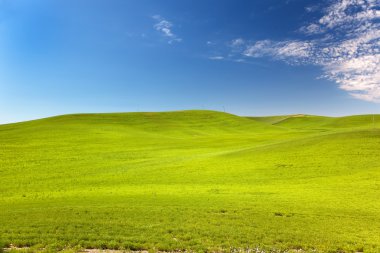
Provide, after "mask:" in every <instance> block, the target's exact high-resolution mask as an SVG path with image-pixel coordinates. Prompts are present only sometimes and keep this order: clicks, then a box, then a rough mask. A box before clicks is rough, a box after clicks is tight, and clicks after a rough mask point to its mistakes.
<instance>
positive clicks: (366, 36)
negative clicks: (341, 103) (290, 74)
mask: <svg viewBox="0 0 380 253" xmlns="http://www.w3.org/2000/svg"><path fill="white" fill-rule="evenodd" d="M379 6H380V0H339V1H335V2H333V3H331V4H330V5H329V6H327V7H326V8H324V9H323V10H322V15H321V17H320V18H319V19H318V20H316V21H315V22H312V23H309V24H307V25H305V26H303V27H300V29H299V30H300V31H301V32H302V33H304V35H305V38H304V39H296V40H285V41H272V40H261V41H253V42H252V41H251V42H249V43H245V46H244V49H243V50H241V52H240V53H241V54H242V55H244V56H245V57H256V58H257V57H271V58H273V59H275V60H282V61H285V62H287V63H289V64H313V65H317V66H321V67H322V69H323V71H324V75H323V77H324V78H327V79H329V80H332V81H334V82H335V83H337V84H338V86H339V88H340V89H343V90H345V91H347V92H348V93H349V94H350V95H351V96H353V97H354V98H358V99H362V100H367V101H372V102H380V10H379ZM307 11H309V10H307Z"/></svg>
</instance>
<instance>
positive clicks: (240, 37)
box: [0, 0, 380, 123]
mask: <svg viewBox="0 0 380 253" xmlns="http://www.w3.org/2000/svg"><path fill="white" fill-rule="evenodd" d="M379 7H380V2H379V0H336V1H335V0H325V1H323V0H322V1H319V0H318V1H317V0H314V1H312V0H287V1H285V0H265V1H263V0H256V1H252V0H247V1H244V0H239V1H232V0H202V1H200V0H199V1H194V0H181V1H178V0H160V1H156V0H149V1H148V0H107V1H106V0H102V1H100V0H55V1H50V0H36V1H29V0H0V123H6V122H14V121H22V120H28V119H34V118H40V117H46V116H52V115H58V114H67V113H83V112H127V111H165V110H181V109H212V110H220V111H221V110H223V108H225V110H226V111H227V112H231V113H235V114H239V115H278V114H295V113H307V114H320V115H333V116H335V115H349V114H364V113H380V105H379V103H378V102H379V101H380V71H379V69H380V67H379V66H380V29H379V18H380V11H379V9H380V8H379Z"/></svg>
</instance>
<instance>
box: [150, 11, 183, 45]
mask: <svg viewBox="0 0 380 253" xmlns="http://www.w3.org/2000/svg"><path fill="white" fill-rule="evenodd" d="M152 18H153V19H154V20H155V21H156V23H155V24H154V26H153V27H154V29H156V30H157V31H158V32H160V33H161V35H162V36H164V37H165V38H166V39H167V40H168V43H169V44H171V43H173V42H181V41H182V39H181V38H179V37H178V36H177V35H175V34H174V33H173V31H172V27H173V23H171V22H169V21H168V20H166V19H164V18H163V17H161V16H160V15H154V16H153V17H152Z"/></svg>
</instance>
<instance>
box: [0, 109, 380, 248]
mask: <svg viewBox="0 0 380 253" xmlns="http://www.w3.org/2000/svg"><path fill="white" fill-rule="evenodd" d="M373 122H375V124H374V123H373ZM376 122H379V124H380V116H379V115H376V116H372V115H362V116H349V117H341V118H330V117H321V116H309V115H292V116H278V117H252V118H247V117H239V116H235V115H231V114H227V113H221V112H214V111H179V112H162V113H120V114H78V115H65V116H58V117H52V118H46V119H41V120H35V121H29V122H22V123H15V124H7V125H0V204H1V206H0V241H1V242H2V244H3V246H4V247H9V246H10V245H14V246H17V247H31V249H33V247H34V248H43V249H45V250H47V251H48V250H50V251H58V250H60V249H64V248H97V249H129V250H151V251H158V250H159V251H175V250H190V251H197V252H198V251H209V252H220V251H233V250H234V249H240V250H246V249H260V250H263V251H265V252H271V251H276V252H282V251H296V250H302V251H304V252H380V200H379V196H380V156H379V155H380V130H379V129H376ZM252 252H256V251H252Z"/></svg>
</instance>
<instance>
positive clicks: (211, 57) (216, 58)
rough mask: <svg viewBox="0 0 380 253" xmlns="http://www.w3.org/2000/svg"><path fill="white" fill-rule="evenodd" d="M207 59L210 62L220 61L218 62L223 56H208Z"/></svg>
mask: <svg viewBox="0 0 380 253" xmlns="http://www.w3.org/2000/svg"><path fill="white" fill-rule="evenodd" d="M209 59H210V60H215V61H218V60H219V61H220V60H223V59H224V57H223V56H219V55H218V56H210V57H209Z"/></svg>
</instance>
